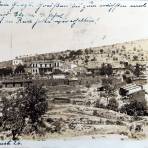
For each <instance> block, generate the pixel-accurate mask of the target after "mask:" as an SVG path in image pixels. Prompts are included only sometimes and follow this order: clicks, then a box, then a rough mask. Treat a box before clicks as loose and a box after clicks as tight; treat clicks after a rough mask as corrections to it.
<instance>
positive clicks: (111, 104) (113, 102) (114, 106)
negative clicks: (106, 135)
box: [107, 98, 119, 111]
mask: <svg viewBox="0 0 148 148" xmlns="http://www.w3.org/2000/svg"><path fill="white" fill-rule="evenodd" d="M118 106H119V104H118V102H117V100H116V99H115V98H111V99H110V100H109V103H108V105H107V108H108V109H110V110H114V111H118Z"/></svg>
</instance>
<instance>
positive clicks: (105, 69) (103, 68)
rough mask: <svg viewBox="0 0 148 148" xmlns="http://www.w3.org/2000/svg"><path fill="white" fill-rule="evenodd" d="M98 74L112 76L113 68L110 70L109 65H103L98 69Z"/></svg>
mask: <svg viewBox="0 0 148 148" xmlns="http://www.w3.org/2000/svg"><path fill="white" fill-rule="evenodd" d="M100 74H101V75H108V76H110V75H112V74H113V68H112V65H111V64H107V65H105V64H104V63H103V64H102V65H101V68H100Z"/></svg>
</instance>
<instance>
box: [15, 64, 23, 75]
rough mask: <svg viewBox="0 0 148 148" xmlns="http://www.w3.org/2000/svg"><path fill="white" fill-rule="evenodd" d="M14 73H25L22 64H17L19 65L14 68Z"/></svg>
mask: <svg viewBox="0 0 148 148" xmlns="http://www.w3.org/2000/svg"><path fill="white" fill-rule="evenodd" d="M14 73H15V74H18V73H25V66H24V65H22V64H19V65H18V66H17V67H16V68H15V70H14Z"/></svg>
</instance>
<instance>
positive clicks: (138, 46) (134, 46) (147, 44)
mask: <svg viewBox="0 0 148 148" xmlns="http://www.w3.org/2000/svg"><path fill="white" fill-rule="evenodd" d="M19 58H21V59H23V61H24V62H26V63H30V62H31V61H34V60H51V59H61V60H63V61H65V62H72V63H75V64H77V65H79V66H86V65H87V66H90V67H93V66H96V65H97V66H99V65H100V64H101V63H103V62H107V63H113V64H118V63H120V61H128V62H130V63H133V62H135V61H136V62H143V61H148V39H146V40H137V41H131V42H125V43H117V44H113V45H107V46H101V47H92V48H86V49H79V50H66V51H62V52H56V53H44V54H38V55H34V56H26V57H19ZM10 65H11V61H4V62H1V63H0V67H5V66H10Z"/></svg>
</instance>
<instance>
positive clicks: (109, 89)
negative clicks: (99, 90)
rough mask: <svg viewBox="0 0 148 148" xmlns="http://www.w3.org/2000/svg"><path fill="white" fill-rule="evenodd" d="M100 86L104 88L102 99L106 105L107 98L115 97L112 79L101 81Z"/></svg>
mask: <svg viewBox="0 0 148 148" xmlns="http://www.w3.org/2000/svg"><path fill="white" fill-rule="evenodd" d="M102 86H103V87H104V90H105V94H104V97H106V99H107V103H108V99H109V97H115V96H116V95H115V87H114V86H113V83H112V79H110V78H104V79H102Z"/></svg>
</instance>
